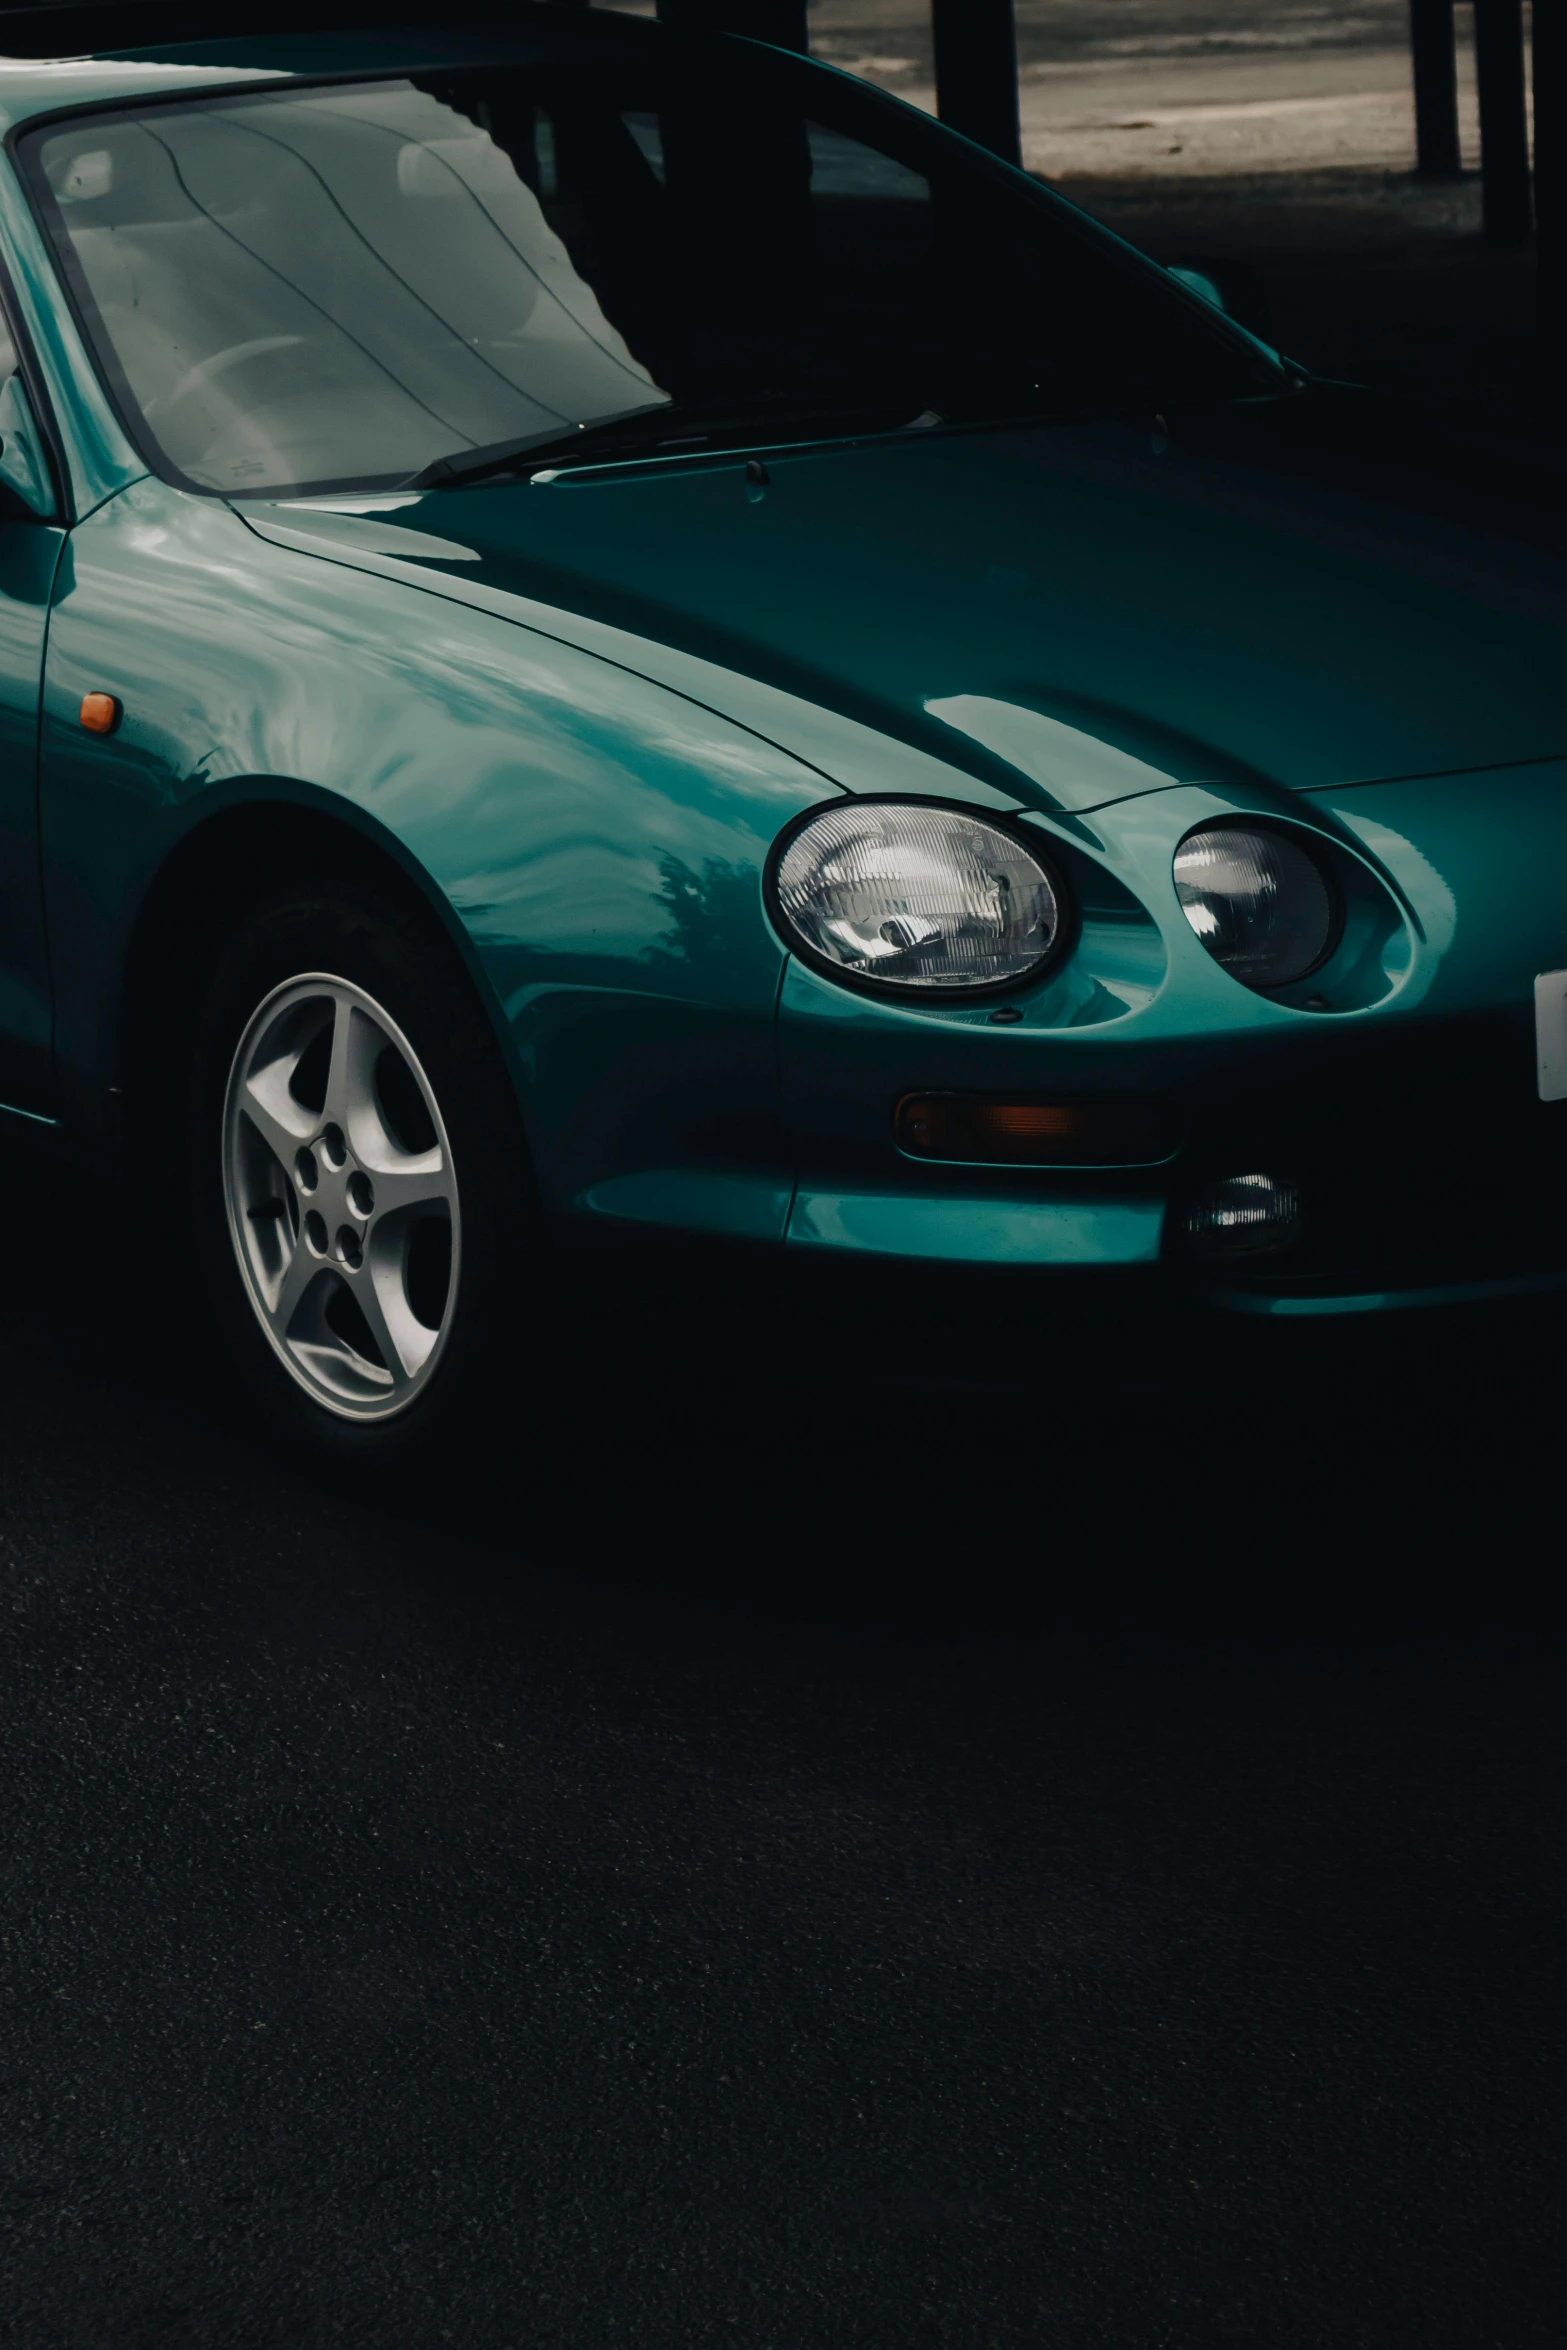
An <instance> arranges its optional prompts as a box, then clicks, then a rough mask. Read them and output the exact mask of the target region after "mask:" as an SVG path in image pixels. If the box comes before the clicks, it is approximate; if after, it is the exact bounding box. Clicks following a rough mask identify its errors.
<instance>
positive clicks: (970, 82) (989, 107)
mask: <svg viewBox="0 0 1567 2350" xmlns="http://www.w3.org/2000/svg"><path fill="white" fill-rule="evenodd" d="M930 13H931V26H932V30H933V31H934V33H935V36H936V112H937V113H938V114H939V115H940V116H941V119H942V121H943V122H944V123H946V124H947V125H948V126H949V128H951V129H952V130H955V131H961V132H962V133H963V135H964V137H965V138H968V139H973V140H975V141H976V142H977V143H978V145H980V146H981V147H989V148H990V149H991V151H992V153H994V154H996V155H999V156H1000V157H1001V159H1002V161H1003V162H1004V163H1021V162H1022V160H1023V144H1022V140H1021V138H1020V136H1019V133H1018V119H1017V28H1016V27H1015V25H1014V24H1013V21H1012V0H931V11H930Z"/></svg>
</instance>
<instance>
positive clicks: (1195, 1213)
mask: <svg viewBox="0 0 1567 2350" xmlns="http://www.w3.org/2000/svg"><path fill="white" fill-rule="evenodd" d="M1299 1236H1300V1193H1299V1192H1298V1190H1297V1189H1296V1187H1295V1185H1294V1184H1293V1183H1281V1182H1280V1181H1279V1179H1278V1177H1277V1176H1275V1175H1227V1176H1226V1177H1225V1178H1224V1181H1223V1182H1222V1183H1211V1184H1210V1185H1209V1186H1208V1189H1207V1190H1206V1191H1204V1192H1200V1193H1199V1194H1198V1196H1197V1198H1196V1199H1195V1200H1194V1201H1193V1202H1192V1204H1191V1206H1190V1207H1189V1208H1188V1209H1187V1211H1186V1238H1187V1243H1188V1245H1189V1246H1190V1247H1191V1248H1192V1249H1194V1250H1195V1251H1196V1252H1197V1253H1198V1254H1199V1255H1201V1256H1205V1257H1262V1256H1270V1255H1272V1254H1273V1253H1274V1251H1275V1250H1278V1249H1283V1248H1288V1247H1289V1246H1290V1244H1291V1243H1292V1242H1293V1241H1295V1240H1297V1239H1298V1238H1299Z"/></svg>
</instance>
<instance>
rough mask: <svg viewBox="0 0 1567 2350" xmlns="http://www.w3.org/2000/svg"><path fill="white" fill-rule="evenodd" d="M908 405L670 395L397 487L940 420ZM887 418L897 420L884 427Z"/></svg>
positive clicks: (454, 463)
mask: <svg viewBox="0 0 1567 2350" xmlns="http://www.w3.org/2000/svg"><path fill="white" fill-rule="evenodd" d="M908 405H909V404H908V403H907V402H906V401H898V402H893V401H885V400H883V401H878V402H876V403H875V404H874V405H872V404H869V403H867V404H866V405H865V406H863V407H855V408H845V407H835V408H791V407H786V406H784V405H782V404H780V405H779V406H777V407H774V406H772V405H770V404H769V403H767V402H758V403H757V405H756V406H755V407H742V408H731V409H724V410H722V411H719V412H717V413H714V412H711V411H704V410H702V409H700V408H694V407H687V406H685V405H684V404H682V403H681V402H680V401H676V400H660V401H658V402H656V403H654V404H651V405H649V406H648V407H645V408H628V409H625V410H623V411H622V413H621V414H620V415H618V416H603V417H600V418H598V420H597V421H596V422H594V423H592V424H579V425H577V426H575V427H574V428H573V429H572V430H571V431H570V432H563V433H562V432H550V433H530V434H528V435H527V436H526V437H525V438H524V439H522V440H516V441H497V442H495V443H493V444H492V445H491V446H490V447H489V448H484V449H458V450H456V451H454V453H453V454H452V455H451V456H450V457H437V458H436V459H435V461H434V463H433V464H431V465H426V466H425V467H424V469H423V471H422V472H420V473H416V474H413V475H412V476H411V477H410V479H409V480H407V481H406V482H404V483H403V485H402V486H403V488H404V489H409V490H439V489H452V488H456V487H458V486H465V485H466V484H467V483H469V482H474V481H483V480H486V479H488V478H489V477H491V476H492V475H496V474H504V473H524V472H532V471H533V469H534V468H535V467H536V466H541V465H549V464H554V463H556V462H558V461H559V460H560V459H561V458H567V459H573V458H580V459H582V460H583V461H584V462H586V461H587V460H589V459H590V458H592V457H596V456H598V457H601V456H613V455H614V454H616V453H617V452H618V451H620V450H622V449H624V450H626V451H627V452H628V453H631V452H635V451H638V450H647V449H664V450H668V449H676V448H679V449H701V448H705V447H707V446H709V445H710V444H711V443H712V442H714V441H715V440H719V439H723V438H727V437H728V436H730V435H732V434H739V435H742V436H744V435H747V434H750V435H755V436H757V437H759V438H760V439H763V440H767V441H771V440H772V439H773V438H775V437H776V436H778V435H792V434H795V433H801V432H803V431H805V429H806V428H809V436H810V437H813V438H814V437H816V436H817V435H819V434H821V433H823V432H832V431H837V432H845V431H847V432H853V431H856V430H861V431H863V430H865V429H867V428H868V427H869V428H871V429H881V430H887V429H891V430H893V431H902V430H908V431H914V430H917V429H918V430H928V429H929V428H930V426H931V425H932V424H933V423H940V422H942V421H943V419H941V418H940V417H938V416H937V414H936V412H935V410H934V409H931V408H925V409H923V410H921V412H920V413H919V414H918V415H917V416H910V415H908V414H907V413H906V411H907V408H908ZM889 419H895V420H896V421H894V422H892V423H890V425H889ZM639 423H640V424H642V425H643V427H644V428H645V429H643V430H642V431H640V432H639V431H637V430H636V429H635V428H636V426H637V425H638V424H639ZM655 427H667V428H668V429H665V430H658V429H655Z"/></svg>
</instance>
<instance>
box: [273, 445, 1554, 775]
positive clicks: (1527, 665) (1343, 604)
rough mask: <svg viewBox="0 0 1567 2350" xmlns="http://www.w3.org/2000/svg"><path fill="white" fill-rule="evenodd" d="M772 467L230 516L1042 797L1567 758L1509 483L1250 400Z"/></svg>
mask: <svg viewBox="0 0 1567 2350" xmlns="http://www.w3.org/2000/svg"><path fill="white" fill-rule="evenodd" d="M1306 404H1307V405H1309V401H1308V402H1307V403H1306ZM1287 405H1288V404H1287V403H1279V404H1277V406H1278V408H1279V409H1280V410H1282V409H1283V408H1285V407H1286V406H1287ZM765 473H766V476H767V478H766V480H765V482H761V481H757V480H754V479H748V478H747V473H746V461H745V457H744V455H743V454H742V455H739V456H736V455H734V454H725V455H724V456H722V457H714V456H707V457H702V458H699V459H690V458H687V459H678V460H670V459H665V460H663V461H649V462H642V463H634V464H627V465H622V466H596V467H584V468H578V469H572V470H562V471H560V472H557V473H556V474H554V475H553V476H545V477H542V478H540V477H535V478H534V479H532V480H531V481H530V480H519V481H510V482H498V483H487V484H483V485H476V486H475V487H474V488H472V489H468V490H449V491H445V492H432V493H426V494H423V495H419V496H409V497H406V498H403V499H397V500H393V499H368V498H367V499H362V500H351V499H338V500H308V501H292V502H280V503H277V504H273V505H270V506H268V505H260V504H257V503H255V502H251V501H247V502H246V503H245V504H244V506H243V509H242V511H243V512H244V515H245V518H246V520H247V521H248V522H249V523H250V524H251V525H252V527H254V528H257V529H259V530H261V531H262V532H263V533H264V535H266V536H268V537H274V538H281V539H283V540H285V541H286V542H287V543H290V544H293V545H295V546H309V547H311V548H312V549H313V550H314V551H318V552H320V553H322V554H327V555H331V556H333V557H334V558H336V559H337V560H340V561H341V560H346V561H348V562H350V563H352V562H355V561H363V562H366V563H368V564H370V565H372V566H373V567H374V568H377V569H382V568H398V569H401V568H402V567H403V566H404V565H419V566H420V567H422V568H429V567H436V568H438V569H439V571H440V572H441V573H443V574H445V576H446V577H447V578H448V579H450V580H451V581H452V583H453V585H452V586H451V588H450V589H448V590H447V591H446V592H449V593H453V594H456V595H458V596H463V595H466V594H477V593H478V592H482V594H483V600H484V601H486V602H491V601H492V600H493V598H494V597H495V595H496V594H499V595H500V596H502V597H520V598H524V599H526V600H527V601H528V602H529V603H530V604H531V605H533V606H535V607H539V606H542V607H546V608H547V609H548V611H549V613H550V616H551V624H552V625H558V633H562V634H570V633H571V630H572V624H573V623H574V622H581V623H585V624H595V625H598V626H602V627H609V628H612V629H614V630H616V631H619V632H624V636H623V638H622V640H621V641H622V643H628V644H630V645H631V646H632V647H633V651H634V661H633V665H634V666H636V667H638V668H640V669H643V670H644V671H645V672H646V673H647V674H648V675H650V676H654V677H663V678H664V679H665V680H666V682H672V683H679V682H682V681H681V680H680V679H679V678H677V677H675V676H673V675H672V674H671V670H670V664H671V663H672V662H674V661H676V660H678V659H681V658H684V659H689V658H691V657H695V658H696V659H699V660H701V661H702V662H704V663H708V664H714V665H716V668H717V669H718V670H720V671H723V672H727V673H729V677H730V679H731V680H732V681H733V684H732V691H731V692H729V693H727V694H726V699H727V700H728V702H729V711H728V714H729V715H730V716H732V717H734V718H737V719H740V720H742V721H743V722H746V723H750V724H752V725H754V726H756V727H757V730H758V731H762V732H769V733H773V734H774V735H777V734H778V731H779V730H778V727H777V726H776V725H774V724H766V723H763V719H762V717H761V716H759V715H758V713H757V711H756V710H754V709H752V708H750V707H747V706H746V693H747V688H748V686H750V685H752V684H754V685H755V686H758V687H762V688H767V689H772V691H773V693H774V694H775V695H779V694H781V695H787V696H791V697H795V698H796V700H797V701H799V702H804V703H810V704H815V705H817V706H819V707H822V708H825V709H827V710H830V711H833V712H836V713H838V714H839V715H840V716H841V717H843V718H847V719H849V720H851V721H856V722H858V723H859V724H860V725H864V726H868V727H870V728H873V729H874V730H876V731H877V732H878V733H880V734H881V735H883V736H891V737H892V738H894V739H895V740H902V741H903V742H906V743H908V744H909V745H910V746H911V747H914V748H917V749H918V750H920V751H923V752H926V753H929V754H933V755H934V756H935V757H936V758H937V759H940V760H943V761H945V762H947V763H948V764H949V765H957V766H960V767H964V768H966V769H968V770H969V771H970V772H971V773H973V774H975V775H977V776H979V777H981V778H983V779H984V780H986V781H988V782H989V783H991V784H992V785H994V786H997V787H999V788H1000V789H1002V790H1003V791H1006V792H1008V793H1009V794H1010V795H1011V796H1013V797H1015V798H1017V799H1020V800H1022V801H1024V802H1032V803H1034V804H1036V805H1046V806H1049V805H1054V806H1059V807H1067V808H1078V809H1082V808H1087V807H1091V806H1096V805H1103V804H1104V803H1105V802H1107V801H1109V800H1113V799H1116V798H1121V797H1124V796H1125V795H1126V794H1127V793H1128V792H1134V791H1145V790H1149V789H1156V788H1159V787H1161V786H1163V785H1166V784H1168V783H1171V782H1188V781H1198V780H1211V781H1216V782H1221V781H1235V780H1240V779H1242V778H1246V779H1250V780H1253V781H1268V782H1271V783H1273V784H1275V785H1280V786H1284V787H1286V788H1289V789H1293V790H1297V791H1301V790H1305V791H1309V790H1320V789H1322V788H1324V787H1325V786H1329V785H1343V784H1345V783H1352V782H1358V781H1374V780H1378V779H1382V778H1387V777H1393V776H1403V775H1428V774H1432V773H1436V772H1442V771H1455V770H1460V769H1464V768H1477V767H1481V766H1492V767H1494V766H1499V765H1504V764H1506V763H1508V762H1510V761H1516V760H1531V759H1541V758H1548V757H1551V756H1553V755H1556V754H1559V753H1561V752H1563V751H1567V712H1564V697H1563V694H1562V691H1561V687H1560V683H1559V662H1560V655H1561V646H1562V642H1563V626H1564V623H1567V566H1564V564H1563V563H1562V561H1561V560H1560V559H1559V558H1558V556H1557V554H1556V553H1555V552H1554V551H1553V549H1552V547H1551V545H1550V544H1549V541H1548V535H1547V534H1545V533H1543V532H1542V531H1541V530H1540V529H1539V527H1538V520H1539V518H1538V512H1537V511H1536V513H1535V514H1534V516H1533V517H1532V518H1531V522H1530V528H1529V529H1528V530H1526V531H1525V532H1524V534H1523V535H1522V537H1520V536H1519V535H1518V534H1517V533H1516V532H1512V531H1511V530H1510V513H1509V510H1507V509H1506V508H1505V506H1499V505H1497V504H1496V503H1495V501H1494V500H1493V501H1492V503H1491V505H1490V506H1489V507H1480V506H1476V505H1475V503H1474V501H1473V499H1468V500H1467V502H1466V500H1465V499H1464V498H1460V497H1458V496H1457V495H1456V493H1454V494H1452V495H1449V494H1446V493H1447V492H1451V491H1453V484H1452V483H1451V482H1448V483H1446V484H1442V483H1440V482H1438V483H1436V484H1435V487H1436V488H1437V489H1438V490H1440V491H1442V492H1443V494H1442V495H1440V496H1437V495H1432V496H1427V495H1425V494H1424V493H1423V492H1421V491H1420V490H1419V488H1418V483H1416V475H1415V474H1414V473H1411V472H1410V471H1409V470H1408V469H1407V468H1406V469H1404V470H1402V471H1400V469H1399V468H1398V467H1397V466H1396V465H1395V466H1394V467H1393V468H1392V470H1391V471H1388V470H1386V469H1385V468H1384V469H1383V470H1378V465H1377V464H1376V463H1375V462H1372V463H1368V462H1366V461H1365V460H1364V457H1363V456H1362V457H1359V458H1354V459H1352V460H1351V459H1346V457H1345V454H1344V441H1343V435H1342V432H1340V431H1339V430H1338V429H1337V428H1336V427H1335V429H1334V430H1333V431H1331V432H1328V433H1326V434H1323V433H1313V432H1310V431H1308V432H1306V433H1305V434H1302V432H1301V430H1300V428H1299V426H1298V424H1297V423H1296V422H1295V420H1294V419H1293V418H1281V417H1280V416H1278V415H1268V414H1262V413H1259V412H1258V411H1256V410H1253V411H1252V412H1251V413H1250V414H1248V415H1245V416H1237V415H1236V413H1235V412H1231V414H1230V417H1229V418H1228V419H1227V420H1224V421H1223V422H1222V424H1216V423H1215V420H1214V419H1212V418H1207V419H1202V420H1199V421H1198V423H1197V424H1195V425H1193V426H1191V427H1189V428H1188V427H1183V426H1182V424H1181V423H1180V422H1179V421H1178V422H1177V424H1176V426H1175V428H1174V430H1173V432H1172V433H1171V434H1170V435H1169V437H1168V438H1167V437H1166V435H1165V434H1164V433H1163V432H1162V431H1159V430H1157V429H1156V428H1153V427H1151V426H1149V425H1147V424H1132V423H1124V422H1113V423H1103V424H1095V425H1085V426H1079V427H1071V428H1065V427H1058V428H1052V429H1036V430H1019V431H1012V432H990V433H984V434H951V435H944V434H937V435H921V436H919V437H918V438H914V437H906V438H902V439H898V440H896V441H883V442H878V443H863V444H860V445H845V446H839V447H818V448H805V449H792V450H789V449H785V450H777V451H769V452H767V453H766V459H765ZM1426 478H1427V479H1428V480H1432V479H1434V477H1432V476H1430V475H1429V474H1428V475H1427V477H1426ZM1412 483H1416V487H1415V488H1414V489H1413V490H1412V488H1411V484H1412ZM459 581H460V582H461V583H462V584H461V585H458V584H457V583H458V582H459ZM431 584H434V583H433V580H432V582H431ZM519 616H521V615H519ZM529 616H530V617H533V618H534V619H535V620H536V618H537V615H536V613H534V614H531V615H529ZM584 641H586V639H584ZM617 657H620V658H625V657H626V655H625V653H624V652H620V651H617ZM786 747H789V746H787V745H786ZM807 755H809V754H807ZM838 780H839V781H841V782H845V783H848V784H849V785H850V786H851V787H852V786H853V784H854V781H855V778H854V777H853V776H852V775H843V774H840V775H839V777H838ZM877 788H886V787H885V784H879V785H878V786H877Z"/></svg>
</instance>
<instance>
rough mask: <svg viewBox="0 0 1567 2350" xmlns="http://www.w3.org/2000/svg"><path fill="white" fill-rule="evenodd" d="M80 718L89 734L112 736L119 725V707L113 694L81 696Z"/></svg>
mask: <svg viewBox="0 0 1567 2350" xmlns="http://www.w3.org/2000/svg"><path fill="white" fill-rule="evenodd" d="M80 717H81V721H82V724H83V725H84V726H85V727H86V729H87V731H88V733H89V734H113V732H114V730H115V728H116V727H117V726H118V725H119V723H120V705H119V703H118V702H117V701H116V700H115V698H114V696H113V694H83V696H82V707H81V711H80Z"/></svg>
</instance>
